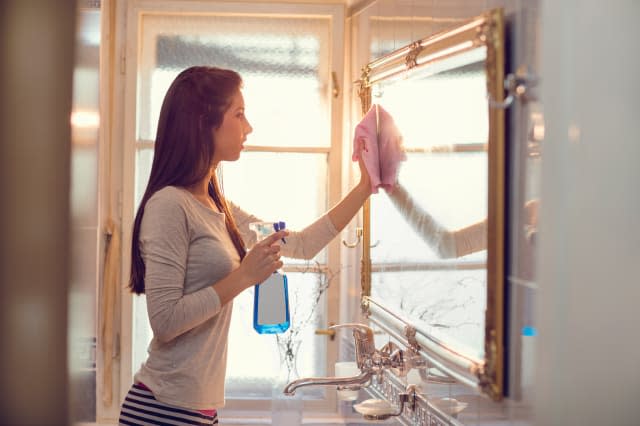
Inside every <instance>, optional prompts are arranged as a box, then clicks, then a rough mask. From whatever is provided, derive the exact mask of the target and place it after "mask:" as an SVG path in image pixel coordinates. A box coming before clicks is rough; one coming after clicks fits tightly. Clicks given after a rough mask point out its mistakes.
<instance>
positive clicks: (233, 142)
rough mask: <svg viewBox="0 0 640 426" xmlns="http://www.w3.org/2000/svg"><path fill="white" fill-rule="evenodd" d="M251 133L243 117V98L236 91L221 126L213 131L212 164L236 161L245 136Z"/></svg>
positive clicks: (245, 118) (240, 93)
mask: <svg viewBox="0 0 640 426" xmlns="http://www.w3.org/2000/svg"><path fill="white" fill-rule="evenodd" d="M252 131H253V127H251V124H249V121H248V120H247V117H245V115H244V98H243V97H242V92H241V91H240V90H238V91H237V92H236V93H235V95H233V97H232V98H231V106H230V107H229V109H227V111H226V112H225V113H224V118H223V120H222V124H221V125H220V127H219V128H217V129H214V130H213V143H214V144H215V153H214V155H213V162H214V164H216V165H217V164H218V163H219V162H220V161H236V160H237V159H238V158H240V152H241V151H242V149H243V148H244V146H243V145H244V142H245V141H246V140H247V135H248V134H249V133H251V132H252Z"/></svg>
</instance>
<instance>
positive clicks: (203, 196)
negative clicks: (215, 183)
mask: <svg viewBox="0 0 640 426" xmlns="http://www.w3.org/2000/svg"><path fill="white" fill-rule="evenodd" d="M210 181H211V176H207V177H206V178H204V179H202V181H201V182H198V183H195V184H193V185H191V186H187V187H185V189H186V190H187V191H189V192H190V193H191V194H192V195H193V196H194V197H195V198H196V199H197V200H198V201H200V202H201V203H202V204H204V205H205V206H206V207H209V208H211V209H213V210H215V211H218V207H217V206H216V204H215V203H214V202H213V199H212V198H211V196H209V182H210Z"/></svg>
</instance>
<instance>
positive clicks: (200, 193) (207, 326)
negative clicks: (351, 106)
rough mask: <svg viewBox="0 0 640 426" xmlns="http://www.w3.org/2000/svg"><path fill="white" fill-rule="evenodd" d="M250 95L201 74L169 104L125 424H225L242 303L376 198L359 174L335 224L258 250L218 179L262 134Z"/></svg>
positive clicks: (148, 196) (158, 148)
mask: <svg viewBox="0 0 640 426" xmlns="http://www.w3.org/2000/svg"><path fill="white" fill-rule="evenodd" d="M241 86H242V80H241V78H240V76H239V75H238V74H237V73H236V72H234V71H230V70H224V69H218V68H213V67H192V68H189V69H187V70H185V71H183V72H181V73H180V74H179V75H178V76H177V77H176V79H175V80H174V81H173V83H172V84H171V86H170V87H169V90H168V91H167V94H166V95H165V98H164V101H163V104H162V109H161V111H160V119H159V122H158V131H157V137H156V144H155V154H154V159H153V164H152V166H151V173H150V176H149V182H148V184H147V188H146V191H145V193H144V196H143V197H142V201H141V203H140V206H139V208H138V212H137V214H136V218H135V222H134V227H133V240H132V251H131V256H132V259H131V280H130V288H131V291H132V292H134V293H136V294H141V293H146V296H147V309H148V314H149V321H150V323H151V328H152V329H153V340H152V341H151V344H150V346H149V357H148V359H147V361H146V362H145V363H144V364H143V365H142V366H141V368H140V370H139V371H138V372H137V373H136V375H135V378H134V384H133V385H132V387H131V389H130V391H129V393H128V394H127V396H126V398H125V401H124V402H123V405H122V408H121V412H120V424H126V425H131V424H148V423H149V421H150V420H152V421H153V422H155V423H156V424H157V423H164V422H167V421H169V420H170V421H171V424H183V423H184V424H216V423H218V421H217V412H216V409H218V408H221V407H222V406H224V380H225V370H226V360H227V337H228V333H229V323H230V318H231V308H232V300H233V298H234V297H236V296H237V295H238V294H239V293H240V292H242V291H243V290H245V289H246V288H249V287H251V286H253V285H255V284H256V283H259V282H261V281H263V280H264V279H266V278H267V277H268V276H269V275H270V274H271V273H273V272H274V271H275V270H276V269H278V268H280V267H282V261H281V260H280V256H281V255H285V256H288V257H293V258H303V259H311V258H313V257H314V256H315V255H316V254H317V253H318V252H319V251H320V250H321V249H322V248H323V247H324V246H326V245H327V244H328V243H329V242H330V241H331V240H332V239H333V238H334V237H335V236H336V235H337V234H338V233H339V232H340V231H341V230H342V229H343V228H344V227H345V226H346V225H347V223H348V222H349V221H350V220H351V218H352V217H353V216H354V215H355V214H356V212H357V211H358V210H359V209H360V207H361V206H362V204H363V203H364V201H365V200H366V199H367V197H368V196H369V195H370V193H371V189H370V188H371V187H370V182H369V175H368V173H367V172H366V169H364V166H363V164H362V162H360V171H361V179H360V182H359V183H358V185H357V186H356V187H354V188H353V189H352V191H351V192H350V193H349V194H348V195H347V196H346V197H345V198H343V199H342V200H341V201H340V202H339V203H338V204H337V205H336V206H335V207H333V208H332V209H331V210H329V212H327V213H326V214H324V215H323V216H322V217H320V218H319V219H318V220H316V221H315V222H314V223H312V224H311V225H309V226H308V227H306V228H305V229H303V230H302V231H300V232H288V231H279V232H276V233H274V234H272V235H271V236H269V237H268V238H266V239H264V240H262V241H260V242H257V243H256V241H255V236H254V235H253V233H252V232H250V231H249V223H251V222H256V221H260V219H258V218H256V217H254V216H251V215H249V214H248V213H246V212H244V211H243V210H241V209H240V208H239V207H237V206H236V205H234V204H233V203H231V202H229V201H228V200H226V199H225V197H224V195H223V193H222V191H221V189H220V186H219V184H218V180H217V178H216V168H217V167H218V164H220V162H222V161H236V160H238V159H239V158H240V152H241V151H242V148H243V144H244V142H245V140H246V137H247V135H248V134H249V133H251V131H252V128H251V125H250V124H249V122H248V121H247V118H246V117H245V114H244V99H243V97H242V92H241ZM284 237H286V241H287V244H284V245H282V246H281V245H280V244H279V243H278V241H280V239H281V238H284ZM245 245H246V246H249V247H251V249H250V250H249V251H246V249H245Z"/></svg>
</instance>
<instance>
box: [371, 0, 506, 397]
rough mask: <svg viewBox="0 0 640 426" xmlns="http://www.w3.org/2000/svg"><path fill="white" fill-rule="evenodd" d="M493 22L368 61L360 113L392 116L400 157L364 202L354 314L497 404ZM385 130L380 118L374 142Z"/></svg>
mask: <svg viewBox="0 0 640 426" xmlns="http://www.w3.org/2000/svg"><path fill="white" fill-rule="evenodd" d="M502 19H503V18H502V11H501V10H500V9H496V10H492V11H489V12H487V13H485V14H483V15H481V16H479V17H477V18H475V19H472V20H470V21H468V22H466V23H462V24H460V25H459V26H456V27H454V28H451V29H449V30H445V31H443V32H441V33H438V34H435V35H433V36H431V37H429V38H426V39H423V40H419V41H416V42H414V43H412V44H410V45H408V46H405V47H403V48H401V49H398V50H397V51H394V52H392V53H390V54H388V55H387V56H385V57H382V58H379V59H376V60H375V61H373V62H371V63H370V64H369V65H367V66H366V67H365V68H364V70H363V75H362V80H361V90H360V97H361V101H362V107H363V112H364V111H367V110H369V108H370V107H371V106H372V105H377V106H378V107H377V108H378V109H380V108H382V109H384V110H385V111H387V112H388V113H389V114H390V115H391V116H392V117H393V121H394V122H395V125H396V126H397V128H398V129H399V131H400V133H402V137H403V142H402V145H403V150H404V152H405V154H406V161H404V162H401V164H400V169H399V171H398V176H397V185H395V186H394V187H393V188H392V189H386V188H385V191H381V192H383V194H380V195H377V196H374V197H371V198H370V199H369V201H368V203H366V204H365V209H364V216H363V219H364V227H363V228H364V235H363V252H362V256H363V259H362V271H363V272H362V289H363V292H362V294H363V299H362V306H363V310H364V313H365V314H366V315H368V317H369V319H370V320H371V321H372V323H374V324H376V325H378V326H380V327H381V328H382V329H383V330H385V331H386V332H387V333H389V334H390V335H393V336H395V337H396V338H399V339H404V341H405V342H408V343H409V344H411V345H412V346H414V343H416V344H417V345H418V347H419V351H420V354H421V355H423V356H424V357H425V358H427V360H428V361H429V363H430V365H431V366H435V367H436V368H438V369H439V370H441V371H443V372H445V373H446V374H447V375H449V376H451V377H453V378H455V379H456V380H457V381H459V382H461V383H465V384H467V385H470V386H474V387H478V388H480V389H481V390H482V391H483V392H485V393H487V394H489V395H490V396H491V397H492V398H494V399H496V400H498V399H500V398H502V395H503V384H502V381H503V375H504V371H503V370H504V366H503V352H504V351H503V349H504V348H503V333H504V329H503V328H504V321H503V312H504V306H503V292H504V279H503V277H504V229H505V223H504V195H505V194H504V170H505V159H504V155H505V154H504V111H503V110H501V109H496V108H491V107H490V104H489V102H488V99H496V100H499V99H503V94H504V90H503V86H502V84H503V75H504V39H503V37H504V36H503V21H502ZM379 117H384V115H380V116H379ZM384 126H385V123H384V120H381V119H379V120H378V133H379V134H380V132H381V128H383V127H384ZM384 161H385V159H384V158H381V159H380V163H381V166H382V165H384ZM407 326H411V327H413V328H415V330H416V331H417V333H416V335H415V339H414V340H415V341H414V342H409V341H410V340H411V338H410V337H409V336H407V333H406V330H407Z"/></svg>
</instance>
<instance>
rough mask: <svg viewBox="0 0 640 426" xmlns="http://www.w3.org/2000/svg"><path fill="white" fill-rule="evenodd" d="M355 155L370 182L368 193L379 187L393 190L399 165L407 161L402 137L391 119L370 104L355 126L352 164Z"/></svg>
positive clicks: (382, 110)
mask: <svg viewBox="0 0 640 426" xmlns="http://www.w3.org/2000/svg"><path fill="white" fill-rule="evenodd" d="M359 153H361V154H362V161H363V162H364V166H365V167H366V169H367V172H368V173H369V177H370V178H371V192H372V193H374V194H375V193H377V192H378V188H379V187H384V188H385V189H386V190H387V191H391V190H393V188H394V187H395V185H396V182H397V180H398V170H399V168H400V167H399V166H400V161H404V160H406V159H407V156H406V154H405V152H404V149H403V147H402V134H401V133H400V130H398V127H397V126H396V124H395V122H394V120H393V117H391V114H389V113H388V112H387V111H385V110H384V108H382V107H381V106H380V105H377V104H373V105H371V108H369V111H367V113H366V114H365V116H364V117H363V118H362V120H361V121H360V123H358V125H357V126H356V130H355V135H354V137H353V155H352V157H351V158H352V160H353V161H358V159H359V155H358V154H359Z"/></svg>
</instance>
